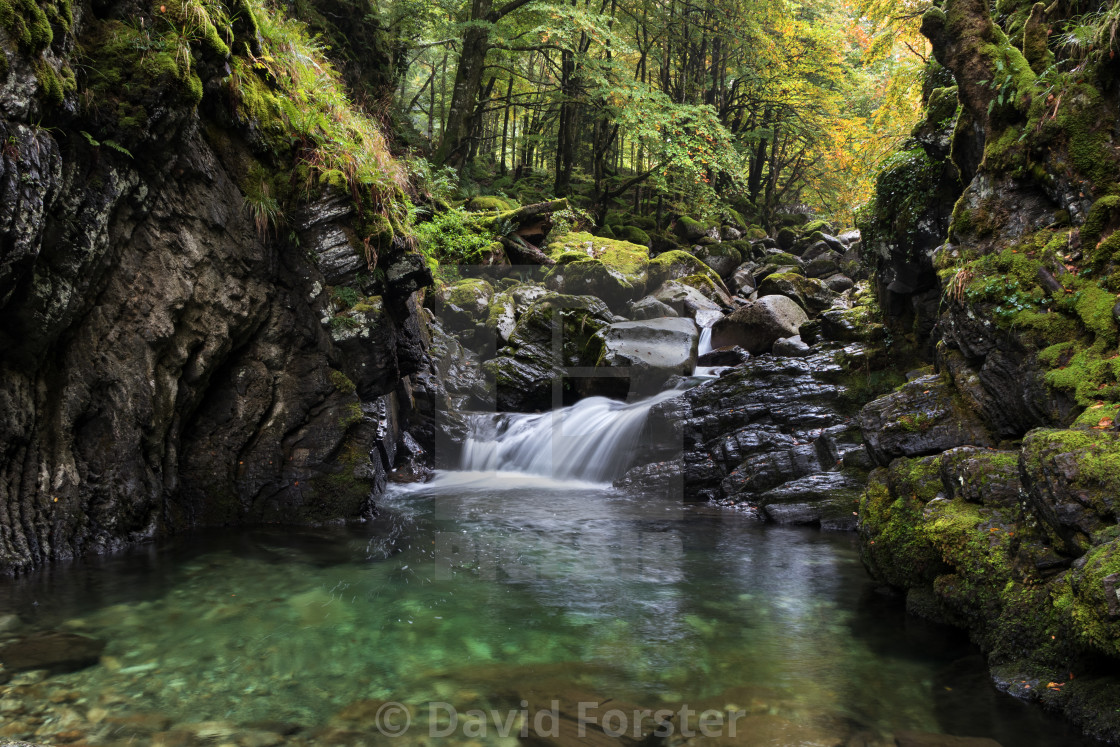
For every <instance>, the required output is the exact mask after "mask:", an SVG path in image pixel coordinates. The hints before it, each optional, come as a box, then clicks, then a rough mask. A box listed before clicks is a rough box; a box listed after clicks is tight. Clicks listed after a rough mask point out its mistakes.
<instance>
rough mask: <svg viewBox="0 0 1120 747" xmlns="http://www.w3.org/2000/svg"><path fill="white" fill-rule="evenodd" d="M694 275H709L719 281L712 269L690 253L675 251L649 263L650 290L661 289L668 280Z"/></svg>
mask: <svg viewBox="0 0 1120 747" xmlns="http://www.w3.org/2000/svg"><path fill="white" fill-rule="evenodd" d="M692 275H708V276H710V277H711V278H712V280H713V281H719V280H720V278H719V275H717V274H716V273H715V272H714V271H713V270H712V269H711V268H710V267H708V266H707V265H706V264H704V263H703V262H701V261H700V260H699V259H697V258H696V257H694V256H693V255H691V254H689V253H688V252H684V251H681V250H679V249H674V250H673V251H668V252H664V253H662V254H659V255H658V256H656V257H654V258H653V259H651V260H650V262H649V270H648V280H649V287H650V288H660V287H661V286H662V285H663V284H664V283H665V282H666V281H668V280H680V279H681V278H685V277H689V276H692Z"/></svg>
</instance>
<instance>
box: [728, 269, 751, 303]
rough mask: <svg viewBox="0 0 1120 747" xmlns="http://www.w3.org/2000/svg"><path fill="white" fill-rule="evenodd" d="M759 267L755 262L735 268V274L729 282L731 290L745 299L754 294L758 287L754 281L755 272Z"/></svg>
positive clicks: (732, 274)
mask: <svg viewBox="0 0 1120 747" xmlns="http://www.w3.org/2000/svg"><path fill="white" fill-rule="evenodd" d="M757 266H758V265H756V264H755V263H754V262H744V263H743V264H741V265H739V266H738V267H737V268H735V272H733V273H731V277H730V278H728V281H727V283H728V285H729V286H730V287H731V290H733V291H735V292H736V293H738V294H739V295H740V296H744V297H746V296H749V295H750V294H752V293H754V289H755V288H756V287H757V286H758V283H757V281H756V280H755V279H754V270H755V268H756V267H757Z"/></svg>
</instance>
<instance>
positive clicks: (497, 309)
mask: <svg viewBox="0 0 1120 747" xmlns="http://www.w3.org/2000/svg"><path fill="white" fill-rule="evenodd" d="M516 324H517V303H516V301H514V297H513V294H512V293H499V294H497V295H495V296H494V297H493V298H492V299H491V300H490V307H489V310H488V311H487V313H486V328H487V329H489V330H493V331H494V332H496V333H497V334H498V340H499V344H505V343H507V342H509V338H510V335H512V334H513V328H514V326H515V325H516Z"/></svg>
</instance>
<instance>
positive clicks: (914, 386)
mask: <svg viewBox="0 0 1120 747" xmlns="http://www.w3.org/2000/svg"><path fill="white" fill-rule="evenodd" d="M859 423H860V428H861V430H862V431H863V437H864V440H865V442H866V443H867V446H868V448H869V449H870V450H871V453H872V454H873V455H874V456H875V459H876V460H877V461H878V462H879V463H880V464H883V465H886V464H889V463H890V461H891V460H892V459H895V458H897V457H903V456H905V457H912V456H923V455H927V454H938V453H940V452H942V451H946V450H948V449H952V448H954V447H957V446H994V445H995V441H994V439H993V438H992V435H991V433H989V431H988V429H987V427H986V426H985V425H984V422H983V421H982V420H981V419H980V417H979V415H977V414H976V413H975V412H974V411H973V410H972V409H971V408H969V407H967V406H965V404H964V403H963V402H962V401H961V399H960V397H959V395H957V393H956V391H955V390H954V389H953V387H952V385H950V384H949V383H948V382H947V381H946V380H945V378H943V377H941V376H938V375H930V376H923V377H921V378H918V379H915V380H913V381H910V382H907V383H906V384H904V385H902V386H901V387H900V388H899V389H898V390H897V391H895V392H892V393H891V394H887V395H885V396H882V397H880V398H878V399H876V400H875V401H873V402H870V403H868V404H867V405H865V406H864V407H863V409H862V410H860V413H859Z"/></svg>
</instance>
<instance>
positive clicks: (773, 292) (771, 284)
mask: <svg viewBox="0 0 1120 747" xmlns="http://www.w3.org/2000/svg"><path fill="white" fill-rule="evenodd" d="M765 296H785V297H786V298H789V299H792V300H794V301H796V302H797V305H798V306H800V307H801V308H802V309H804V310H805V313H806V314H809V315H810V316H814V315H816V314H818V313H820V312H822V311H824V310H825V309H829V308H831V307H832V305H833V304H835V303H836V300H837V298H838V297H837V295H836V294H835V293H834V292H833V291H832V290H830V289H829V288H828V287H826V286H825V284H824V283H822V282H821V281H820V280H817V279H815V278H807V277H803V276H801V275H795V274H793V273H774V274H772V275H768V276H767V277H766V278H764V279H763V281H762V282H761V283H759V284H758V297H759V298H763V297H765Z"/></svg>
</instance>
